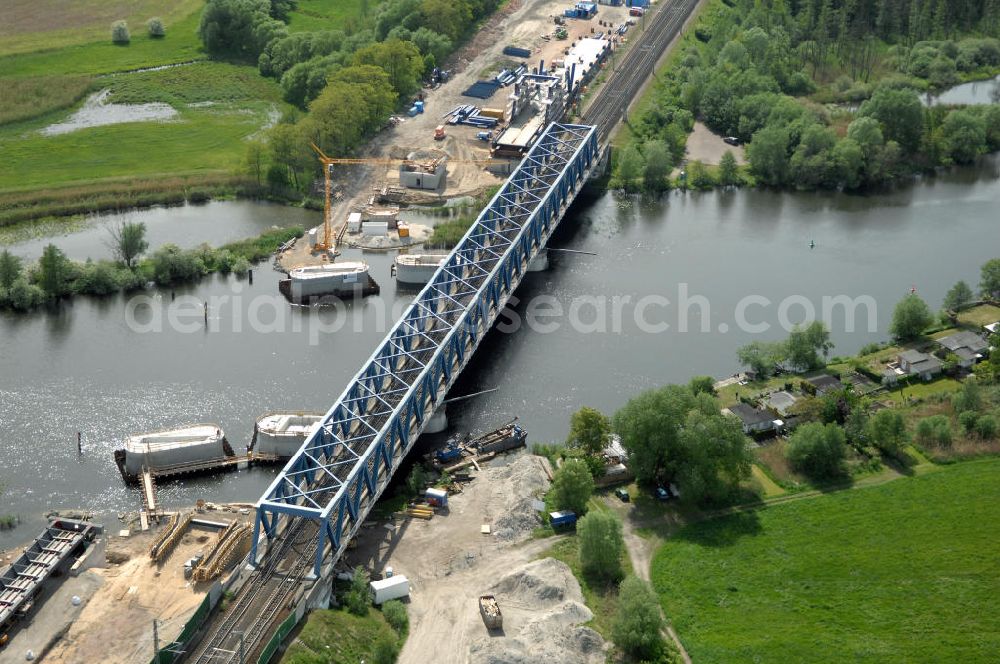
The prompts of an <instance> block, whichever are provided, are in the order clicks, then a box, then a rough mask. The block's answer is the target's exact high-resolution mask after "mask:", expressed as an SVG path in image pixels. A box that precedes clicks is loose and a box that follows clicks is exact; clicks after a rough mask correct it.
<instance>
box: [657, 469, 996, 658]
mask: <svg viewBox="0 0 1000 664" xmlns="http://www.w3.org/2000/svg"><path fill="white" fill-rule="evenodd" d="M998 541H1000V460H998V459H992V460H986V461H977V462H969V463H965V464H961V465H957V466H953V467H949V468H947V469H944V470H940V471H938V472H933V473H928V474H924V475H918V476H916V477H912V478H904V479H900V480H896V481H894V482H890V483H888V484H884V485H881V486H877V487H872V488H865V489H857V490H852V491H843V492H839V493H834V494H830V495H826V496H820V497H817V498H810V499H806V500H801V501H797V502H792V503H789V504H785V505H781V506H776V507H772V508H769V509H764V510H759V511H755V512H749V513H742V514H737V515H733V516H727V517H722V518H718V519H714V520H710V521H705V522H702V523H697V524H694V525H691V526H688V527H686V528H684V529H683V530H681V531H680V532H679V533H678V534H677V535H676V536H674V537H673V538H671V539H670V540H668V541H667V543H666V544H664V546H663V547H661V549H660V550H659V551H658V552H657V554H656V556H655V558H654V562H653V578H654V585H655V587H656V589H657V592H659V593H660V596H661V598H662V602H663V607H664V610H665V611H666V613H667V616H668V618H670V619H671V620H672V621H673V624H674V626H675V628H676V629H677V632H678V634H679V636H680V638H681V641H682V642H683V643H684V645H685V647H686V648H687V650H688V651H689V653H690V654H691V657H692V659H693V660H694V661H696V662H726V663H729V662H783V663H784V662H836V661H853V662H859V661H866V662H889V661H892V662H918V661H919V662H988V661H996V653H997V652H1000V575H998V574H997V573H996V571H997V569H998V565H1000V549H998V548H997V542H998Z"/></svg>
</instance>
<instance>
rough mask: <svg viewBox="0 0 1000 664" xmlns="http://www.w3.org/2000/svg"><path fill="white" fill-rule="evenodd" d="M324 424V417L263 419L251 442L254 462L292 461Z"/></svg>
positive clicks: (290, 415)
mask: <svg viewBox="0 0 1000 664" xmlns="http://www.w3.org/2000/svg"><path fill="white" fill-rule="evenodd" d="M322 421H323V413H304V412H301V411H281V412H275V413H268V414H267V415H264V416H263V417H261V418H259V419H258V420H257V422H256V423H255V424H254V427H253V439H252V440H251V441H250V448H249V452H250V454H249V456H250V457H251V458H256V457H262V458H269V457H270V458H273V459H274V460H276V461H284V460H287V459H289V458H291V457H292V456H293V455H294V454H295V453H296V452H298V451H299V448H300V447H302V444H303V443H304V442H306V438H308V437H309V436H310V435H311V434H312V432H313V431H315V430H316V429H317V428H318V427H319V426H320V424H321V423H322Z"/></svg>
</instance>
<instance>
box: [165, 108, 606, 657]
mask: <svg viewBox="0 0 1000 664" xmlns="http://www.w3.org/2000/svg"><path fill="white" fill-rule="evenodd" d="M599 159H600V150H599V146H598V133H597V128H596V127H593V126H589V125H571V124H557V123H553V124H551V125H549V126H548V128H546V130H545V131H544V133H543V134H542V135H541V137H539V139H538V140H537V141H536V142H535V145H534V146H533V147H532V149H531V150H530V151H529V153H528V154H527V155H526V156H525V157H524V159H523V160H522V161H521V163H520V165H519V166H518V167H517V169H516V170H515V171H514V172H513V173H512V174H511V176H510V177H509V178H508V179H507V181H506V183H505V184H504V185H503V187H502V188H501V189H500V191H498V192H497V194H496V195H495V196H494V197H493V199H492V200H491V201H490V202H489V204H488V205H487V206H486V208H485V209H484V210H483V211H482V212H481V213H480V215H479V217H478V218H477V219H476V221H475V222H474V223H473V225H472V227H471V228H470V229H469V231H468V232H467V233H466V234H465V236H464V237H463V238H462V240H461V241H460V242H459V243H458V245H457V246H456V247H455V248H454V249H453V250H452V252H451V254H450V255H449V256H448V259H447V260H446V261H445V263H444V264H443V265H442V266H441V267H440V268H439V269H438V270H437V272H436V273H435V274H434V276H433V277H432V278H431V280H430V282H429V283H428V284H427V285H426V286H425V287H424V288H423V290H421V291H420V293H419V294H418V295H417V296H416V298H415V299H414V301H413V303H412V304H411V305H410V306H409V307H408V308H407V310H406V311H405V313H404V314H403V316H402V317H401V318H400V319H399V321H397V322H396V324H395V326H394V327H393V328H392V329H391V330H390V331H389V333H388V334H387V336H386V337H385V339H384V340H383V341H382V342H381V343H380V344H379V346H378V348H377V349H376V350H375V352H374V353H372V355H371V357H369V358H368V359H367V360H366V361H365V362H364V364H363V365H362V367H361V369H360V370H359V371H358V373H357V374H356V375H355V376H354V378H353V379H352V380H351V381H350V383H349V384H348V385H347V387H346V389H345V390H344V391H343V393H342V394H341V395H340V396H339V397H338V398H337V400H336V401H335V402H334V404H333V406H332V407H331V408H330V410H329V411H328V412H327V413H326V415H325V417H324V419H323V424H322V425H321V426H320V427H319V428H318V429H317V430H316V432H315V433H314V434H313V435H312V436H311V437H310V438H309V439H308V440H306V442H305V443H304V444H303V446H302V448H301V449H300V450H299V451H298V452H297V453H296V454H295V455H294V456H293V457H292V458H291V460H289V462H288V464H287V465H286V466H285V467H284V469H283V470H282V471H281V473H280V474H279V475H278V476H277V478H275V480H274V481H273V482H272V483H271V485H270V486H269V487H268V489H267V491H266V492H265V493H264V495H263V496H262V497H261V499H260V500H259V501H258V502H257V505H256V516H255V522H254V544H253V549H252V551H251V553H250V561H251V563H252V564H253V565H254V566H255V571H254V572H253V573H252V574H251V576H250V577H249V578H248V579H247V580H246V582H245V583H244V584H243V585H242V586H241V588H240V590H239V591H238V593H237V595H236V597H235V598H233V601H232V602H231V603H230V608H229V609H227V611H226V612H225V613H223V614H221V615H220V616H217V618H216V619H215V620H214V621H213V622H212V623H211V624H209V625H208V627H207V629H206V631H205V633H204V638H202V639H200V640H199V642H198V643H197V645H196V644H194V643H192V644H190V645H191V646H192V649H191V650H190V651H188V652H187V653H186V654H185V657H184V658H185V660H187V661H196V662H216V663H217V662H226V661H239V660H238V659H237V657H238V656H239V657H242V655H241V654H240V653H243V652H244V651H245V652H246V653H247V654H249V653H252V652H254V651H255V649H256V647H257V646H258V645H259V643H260V641H261V639H262V638H264V637H265V636H267V635H268V634H269V633H270V628H271V626H272V625H273V624H274V622H275V621H276V620H281V619H282V617H283V616H284V615H287V612H288V609H289V603H290V602H291V601H293V600H294V599H295V596H296V593H300V592H301V587H302V586H303V583H301V582H303V581H306V582H307V581H309V580H311V579H320V578H323V577H324V576H325V572H328V571H329V570H331V569H332V568H333V566H334V564H335V563H336V562H337V561H338V560H339V558H340V556H341V554H342V553H343V551H344V549H345V548H346V546H347V543H348V541H349V540H350V539H351V538H352V537H353V536H354V535H355V534H356V532H357V530H358V529H359V528H360V527H361V524H362V523H363V522H364V520H365V518H366V516H367V515H368V513H369V511H370V510H371V508H372V506H373V505H374V504H375V502H376V501H377V500H378V498H379V496H380V495H381V493H382V491H383V489H384V488H385V487H386V485H387V484H388V483H389V480H390V479H391V477H392V475H393V473H394V472H395V471H396V469H397V468H398V467H399V465H400V463H401V461H402V460H403V458H404V457H405V456H406V454H407V453H408V452H409V451H410V450H411V449H412V447H413V444H414V443H415V442H416V440H417V438H418V437H419V435H420V433H421V432H422V431H423V429H424V427H425V426H426V424H427V422H428V420H429V419H430V417H431V416H432V415H433V414H434V411H435V409H436V408H438V407H439V406H440V404H441V402H442V400H443V399H444V398H445V395H446V394H447V392H448V390H449V389H450V388H451V386H452V385H453V384H454V382H455V380H456V378H457V377H458V375H459V374H460V373H461V371H462V369H463V368H464V367H465V365H466V364H467V363H468V362H469V360H470V359H471V357H472V355H473V354H474V353H475V351H476V348H477V347H478V345H479V343H480V342H481V341H482V339H483V338H484V337H485V336H486V334H487V332H488V331H489V330H490V328H491V327H492V325H493V323H494V321H495V320H496V318H497V316H498V315H499V314H500V312H501V311H503V309H504V306H505V305H506V303H507V301H508V299H509V298H510V296H511V295H512V294H513V293H514V291H515V289H517V287H518V285H519V284H520V283H521V279H522V277H523V276H524V274H525V273H526V272H527V270H528V266H529V264H530V263H531V261H532V259H533V258H534V257H535V256H536V255H537V254H538V253H539V252H540V251H543V250H544V249H545V246H546V243H547V242H548V239H549V236H550V235H551V233H552V231H553V230H554V229H555V227H556V226H557V225H558V223H559V221H560V220H561V219H562V216H563V215H564V214H565V212H566V210H567V209H568V208H569V206H570V205H571V204H572V203H573V201H574V199H575V198H576V195H577V193H578V192H579V191H580V189H581V188H582V187H583V186H584V184H585V183H586V181H587V179H588V178H589V176H590V173H591V169H592V168H594V167H595V166H596V165H597V163H598V161H599ZM265 541H266V542H267V546H266V550H265V547H263V546H261V547H259V546H258V544H260V543H263V542H265Z"/></svg>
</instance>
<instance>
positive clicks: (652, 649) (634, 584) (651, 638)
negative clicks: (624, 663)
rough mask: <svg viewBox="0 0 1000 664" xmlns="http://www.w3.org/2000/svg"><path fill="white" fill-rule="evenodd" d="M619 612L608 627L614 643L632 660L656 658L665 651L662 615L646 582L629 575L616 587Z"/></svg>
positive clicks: (652, 659) (653, 659) (651, 659)
mask: <svg viewBox="0 0 1000 664" xmlns="http://www.w3.org/2000/svg"><path fill="white" fill-rule="evenodd" d="M618 600H619V601H618V612H617V614H616V615H615V620H614V623H613V625H612V627H611V638H612V639H613V640H614V642H615V645H617V646H618V647H619V648H621V649H622V650H623V651H624V652H625V653H626V654H627V655H629V656H630V657H632V658H633V659H635V660H637V661H638V660H645V661H655V660H656V659H657V658H659V657H660V655H661V654H662V653H663V651H664V643H663V637H662V636H661V631H662V630H663V614H661V613H660V604H659V602H658V601H657V598H656V595H655V594H654V593H653V589H652V588H650V587H649V584H648V583H646V582H644V581H642V580H641V579H639V578H637V577H635V576H629V577H628V578H626V579H625V580H624V581H622V584H621V586H620V588H619V592H618Z"/></svg>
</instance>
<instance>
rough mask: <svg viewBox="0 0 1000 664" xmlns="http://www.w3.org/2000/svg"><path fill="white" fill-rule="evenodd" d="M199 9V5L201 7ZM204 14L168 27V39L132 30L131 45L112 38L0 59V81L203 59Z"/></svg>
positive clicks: (192, 15) (193, 14) (189, 16)
mask: <svg viewBox="0 0 1000 664" xmlns="http://www.w3.org/2000/svg"><path fill="white" fill-rule="evenodd" d="M198 6H200V3H199V5H198ZM200 17H201V12H200V10H199V11H196V12H194V13H191V14H189V15H187V16H186V17H185V18H183V19H182V20H180V21H178V22H177V23H176V24H174V25H170V24H168V25H167V36H166V37H164V38H163V39H152V38H150V37H149V36H148V35H147V34H146V32H145V30H144V29H143V30H133V31H132V43H130V44H129V45H127V46H116V45H115V44H112V43H111V40H110V39H107V40H104V39H102V40H100V41H92V42H88V43H85V44H77V45H73V46H65V47H63V48H52V46H49V47H48V50H42V51H36V52H32V53H20V54H15V55H6V56H4V57H0V79H3V78H5V77H9V76H52V75H59V74H108V73H112V72H121V71H129V70H132V69H141V68H144V67H157V66H160V65H168V64H174V63H178V62H188V61H191V60H199V59H204V58H205V57H206V56H205V53H204V52H203V51H202V48H201V41H200V40H199V39H198V35H197V30H198V22H199V20H200Z"/></svg>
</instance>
